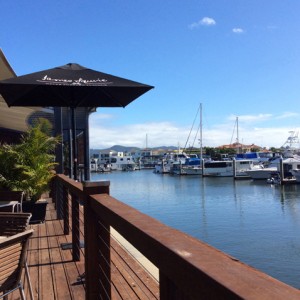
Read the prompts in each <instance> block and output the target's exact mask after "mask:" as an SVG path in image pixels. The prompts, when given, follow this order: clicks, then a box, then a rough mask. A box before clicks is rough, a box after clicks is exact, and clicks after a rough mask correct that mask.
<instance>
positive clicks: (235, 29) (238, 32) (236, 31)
mask: <svg viewBox="0 0 300 300" xmlns="http://www.w3.org/2000/svg"><path fill="white" fill-rule="evenodd" d="M232 32H233V33H237V34H241V33H244V32H245V31H244V29H242V28H233V29H232Z"/></svg>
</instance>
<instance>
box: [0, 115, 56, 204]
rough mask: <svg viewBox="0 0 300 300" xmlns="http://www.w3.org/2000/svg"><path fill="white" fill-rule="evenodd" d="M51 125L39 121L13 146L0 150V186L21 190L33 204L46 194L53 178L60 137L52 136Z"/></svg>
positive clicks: (3, 147) (47, 122)
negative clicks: (55, 151) (55, 154)
mask: <svg viewBox="0 0 300 300" xmlns="http://www.w3.org/2000/svg"><path fill="white" fill-rule="evenodd" d="M51 130H52V127H51V123H50V122H49V121H48V120H46V119H38V120H37V121H36V122H35V124H34V125H33V126H32V127H30V128H29V129H28V131H27V132H26V133H25V134H24V135H23V136H22V138H21V142H20V143H19V144H16V145H3V146H2V147H1V148H0V185H2V187H5V188H8V189H11V190H22V191H24V192H25V194H26V197H27V198H30V199H31V200H33V201H35V200H37V199H39V198H40V197H41V195H42V194H43V193H45V192H47V191H48V190H49V183H50V180H51V179H52V177H53V176H54V167H55V165H56V163H55V156H54V150H55V147H56V145H57V144H58V143H59V142H60V138H59V137H53V136H51Z"/></svg>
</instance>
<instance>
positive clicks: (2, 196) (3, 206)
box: [0, 190, 24, 212]
mask: <svg viewBox="0 0 300 300" xmlns="http://www.w3.org/2000/svg"><path fill="white" fill-rule="evenodd" d="M23 198H24V192H22V191H3V190H0V212H2V211H4V212H22V204H23Z"/></svg>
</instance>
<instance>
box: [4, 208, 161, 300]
mask: <svg viewBox="0 0 300 300" xmlns="http://www.w3.org/2000/svg"><path fill="white" fill-rule="evenodd" d="M81 212H82V208H81ZM80 216H81V217H80V219H82V214H81V213H80ZM31 228H33V229H34V234H33V237H32V238H31V239H30V242H29V250H28V258H27V261H28V265H29V272H30V277H31V282H32V286H33V292H34V296H35V299H40V300H69V299H74V300H81V299H82V300H83V299H85V283H84V280H83V281H78V280H77V278H78V276H79V275H81V274H83V273H84V249H81V251H82V253H81V261H79V262H74V261H72V250H69V249H68V250H62V248H61V244H62V243H69V242H71V234H70V235H64V234H63V222H62V221H61V220H57V219H56V211H55V209H54V205H53V204H52V203H50V204H49V205H48V208H47V215H46V221H45V223H43V224H35V225H31ZM80 230H81V233H83V224H82V223H81V225H80ZM81 237H82V234H81ZM82 238H83V237H82ZM111 244H112V246H113V248H114V249H115V250H116V251H117V253H118V254H116V253H114V250H113V249H112V262H111V268H112V293H111V299H128V300H129V299H130V300H131V299H158V284H157V282H155V280H153V278H152V277H151V276H150V275H149V274H148V273H147V272H146V271H145V270H144V269H143V268H141V267H140V266H138V265H137V263H136V262H135V261H134V260H133V258H132V257H131V256H130V255H129V254H128V253H127V252H126V250H124V249H123V248H122V246H120V245H119V244H118V243H117V242H116V241H114V239H113V238H112V240H111ZM133 270H134V271H133ZM23 283H24V286H25V293H26V297H27V299H30V296H29V292H28V285H27V282H26V280H23ZM95 284H96V283H95ZM17 299H20V295H19V292H18V291H15V292H14V293H12V294H11V295H10V296H9V300H17Z"/></svg>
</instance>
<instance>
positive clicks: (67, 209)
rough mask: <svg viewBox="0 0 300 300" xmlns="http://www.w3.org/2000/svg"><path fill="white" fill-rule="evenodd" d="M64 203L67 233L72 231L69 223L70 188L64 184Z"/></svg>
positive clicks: (65, 230)
mask: <svg viewBox="0 0 300 300" xmlns="http://www.w3.org/2000/svg"><path fill="white" fill-rule="evenodd" d="M62 204H63V215H64V234H65V235H67V234H69V233H70V224H69V218H70V216H69V199H68V189H67V188H66V187H65V186H63V192H62Z"/></svg>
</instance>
